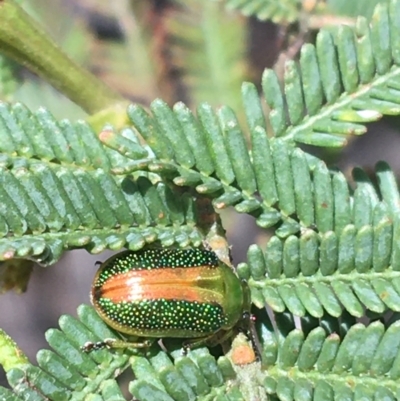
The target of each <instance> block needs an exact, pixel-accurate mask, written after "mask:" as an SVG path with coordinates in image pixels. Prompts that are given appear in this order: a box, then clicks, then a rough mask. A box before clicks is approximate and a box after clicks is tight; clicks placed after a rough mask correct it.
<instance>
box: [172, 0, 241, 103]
mask: <svg viewBox="0 0 400 401" xmlns="http://www.w3.org/2000/svg"><path fill="white" fill-rule="evenodd" d="M175 3H176V7H174V11H171V12H170V13H169V14H168V18H167V21H166V26H167V30H168V32H169V36H170V37H169V42H170V52H171V63H172V64H173V65H175V66H176V68H178V69H179V71H180V72H181V79H182V81H183V83H184V84H185V88H186V90H187V91H188V95H187V96H188V97H189V99H190V104H193V105H198V104H199V103H201V102H204V101H212V105H213V106H217V105H220V104H225V105H229V106H230V107H232V108H233V109H235V110H239V108H240V106H241V97H240V85H241V83H242V82H243V81H244V80H245V79H246V78H247V77H246V72H247V71H246V70H247V69H248V66H247V65H246V63H245V61H244V55H245V53H246V44H247V30H246V20H245V19H244V18H242V17H241V16H240V15H238V14H233V13H227V12H226V10H225V9H224V7H223V5H222V4H221V3H219V2H210V1H204V2H202V1H197V0H188V1H186V0H183V1H182V0H181V1H175Z"/></svg>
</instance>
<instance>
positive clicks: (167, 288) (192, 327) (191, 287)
mask: <svg viewBox="0 0 400 401" xmlns="http://www.w3.org/2000/svg"><path fill="white" fill-rule="evenodd" d="M91 301H92V303H93V305H94V307H95V309H96V310H97V312H98V313H99V315H100V316H101V318H102V319H103V320H104V321H105V322H106V323H107V324H108V325H109V326H111V327H112V328H114V329H115V330H117V331H119V332H121V333H125V334H127V335H134V336H138V337H152V338H163V337H177V338H193V339H196V338H205V337H209V336H212V335H214V334H216V333H219V332H220V331H221V332H223V331H226V332H228V331H229V330H231V329H232V328H233V327H234V326H235V325H236V324H237V323H238V321H239V320H241V318H242V316H243V313H244V312H248V311H249V309H250V297H249V290H248V287H247V285H246V283H244V282H242V281H241V280H240V279H239V278H238V277H237V276H236V274H235V273H234V271H233V270H232V269H231V268H230V267H229V266H227V265H226V264H224V263H222V262H221V261H220V260H219V259H218V258H217V256H216V254H215V253H214V252H211V251H207V250H201V249H184V250H166V249H149V250H142V251H138V252H132V251H125V252H121V253H119V254H117V255H115V256H113V257H111V258H110V259H108V260H107V261H105V262H104V263H103V264H102V265H101V266H100V268H99V270H98V272H97V274H96V276H95V278H94V282H93V286H92V292H91Z"/></svg>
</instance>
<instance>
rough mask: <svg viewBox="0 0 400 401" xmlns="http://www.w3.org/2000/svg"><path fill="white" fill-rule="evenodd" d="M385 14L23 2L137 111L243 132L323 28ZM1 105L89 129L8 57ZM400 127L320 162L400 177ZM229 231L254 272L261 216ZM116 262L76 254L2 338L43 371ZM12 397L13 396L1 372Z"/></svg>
mask: <svg viewBox="0 0 400 401" xmlns="http://www.w3.org/2000/svg"><path fill="white" fill-rule="evenodd" d="M266 1H267V0H266ZM377 2H378V1H377V0H357V1H348V0H346V1H343V0H330V1H329V0H327V1H317V0H304V1H301V0H298V1H296V0H295V1H293V0H285V1H283V0H281V1H280V2H279V3H281V4H285V3H287V4H288V12H287V13H284V15H282V14H280V15H279V16H272V17H271V19H270V20H266V21H260V20H258V19H256V18H253V17H244V16H243V14H241V13H240V12H238V11H234V10H231V11H228V10H226V9H225V7H224V2H221V1H220V2H218V1H211V0H208V1H207V0H152V1H150V0H118V1H104V0H68V1H67V0H30V1H27V0H26V1H19V3H20V4H21V5H22V6H23V7H24V8H25V9H26V10H27V11H28V12H29V13H30V14H31V15H32V16H33V17H34V18H35V19H37V20H38V21H39V22H40V23H41V24H42V25H43V26H44V27H45V29H46V30H47V31H48V32H49V34H50V35H51V37H52V38H53V39H54V40H55V41H56V42H57V43H58V44H59V45H60V46H61V47H62V48H63V49H64V51H65V52H66V53H68V54H69V56H70V57H71V58H73V59H74V60H75V61H76V62H77V63H79V64H80V65H83V66H85V67H86V68H87V69H89V70H90V71H91V72H92V73H94V74H95V75H97V76H98V77H99V78H100V79H102V80H103V81H105V82H106V83H107V84H108V85H109V86H110V87H112V88H114V89H116V90H117V91H119V92H120V93H121V94H123V95H124V96H125V97H126V98H128V99H129V100H131V101H132V102H137V103H141V104H143V105H145V106H148V105H149V104H150V103H151V101H153V100H154V99H155V98H157V97H160V98H162V99H164V100H165V101H167V102H168V103H169V104H170V105H172V104H174V103H175V102H177V101H184V102H185V103H187V104H188V105H189V106H190V107H191V108H192V109H195V108H196V105H198V104H199V103H200V102H203V101H207V102H209V103H211V104H212V105H213V106H215V107H218V105H221V104H224V105H229V106H231V107H232V108H233V109H234V110H235V111H236V112H237V114H238V116H239V118H240V119H241V121H242V122H243V121H244V117H243V111H242V105H241V97H240V88H241V84H242V82H243V81H251V82H254V83H255V84H256V85H257V86H258V87H260V82H261V76H262V72H263V70H264V69H265V68H274V69H275V70H276V72H277V73H278V75H280V76H281V74H282V71H283V63H284V61H285V60H287V59H293V58H294V59H296V58H297V57H298V52H299V50H300V47H301V45H302V44H303V43H304V42H313V41H314V39H315V35H316V32H317V30H318V29H319V28H321V27H324V28H326V29H335V27H337V26H338V24H340V23H346V24H354V21H355V20H354V17H355V16H356V15H364V16H367V17H370V16H371V14H372V11H373V8H374V6H375V5H376V3H377ZM290 4H292V8H290V7H289V5H290ZM293 4H296V5H295V6H293ZM247 13H249V14H251V13H252V10H251V9H248V10H247ZM27 40H29V38H27ZM0 99H1V100H3V101H12V102H16V101H20V102H23V103H24V104H26V105H27V106H28V107H29V108H30V109H32V110H36V109H38V108H39V107H45V108H47V109H49V110H50V111H51V112H52V113H53V114H54V115H55V116H56V117H57V118H59V119H63V118H68V119H71V120H77V119H80V118H85V113H84V112H83V111H82V110H81V109H80V108H79V107H77V106H76V105H74V104H73V103H71V102H70V101H69V100H68V99H66V98H65V97H63V96H62V95H60V94H59V93H57V92H56V91H55V90H54V89H52V87H50V86H49V85H47V84H46V83H44V82H43V81H41V80H39V79H38V78H37V77H36V76H34V75H33V74H31V73H30V72H29V71H27V70H26V69H24V68H22V67H20V66H17V65H15V64H14V63H12V62H10V60H7V59H5V58H4V57H3V56H1V54H0ZM243 126H244V124H243ZM398 127H399V124H398V118H385V119H383V120H381V121H380V122H378V123H374V124H371V125H370V126H369V130H368V133H367V134H366V135H364V136H361V137H358V138H352V139H351V140H350V144H349V146H348V147H346V148H345V149H344V150H341V151H329V152H326V153H322V154H321V151H318V152H319V153H318V155H319V156H320V157H323V158H324V159H325V160H326V161H327V162H328V163H329V164H332V165H336V166H338V167H339V168H340V169H342V171H344V172H345V173H346V174H347V175H348V177H349V179H351V169H352V168H353V167H354V166H361V167H363V168H365V169H367V171H369V172H373V167H374V165H375V163H376V162H377V161H379V160H386V161H388V162H389V163H390V164H391V166H392V168H393V169H394V170H395V171H396V173H397V174H398V172H399V170H400V158H399V157H398V146H399V145H400V135H399V129H398ZM307 150H309V151H312V152H314V151H315V150H314V149H307ZM222 220H223V222H224V226H225V228H226V229H227V233H228V240H229V243H230V244H231V245H232V252H233V258H234V263H235V264H237V263H239V262H242V261H245V259H246V252H247V248H248V246H249V245H250V244H252V243H258V244H260V245H263V244H265V243H266V241H267V240H268V233H266V232H265V231H261V230H260V229H258V228H257V226H256V225H255V223H254V221H253V219H252V218H251V217H249V216H243V215H238V214H234V213H233V212H230V211H229V210H228V211H226V212H224V213H223V216H222ZM110 254H111V253H110V252H104V253H103V254H101V255H89V254H88V253H87V252H86V251H74V252H69V253H67V254H66V255H65V256H64V257H63V258H62V260H61V261H60V262H59V263H58V264H57V265H56V266H52V267H49V268H42V267H39V266H36V267H35V269H34V272H33V274H32V276H31V280H30V282H29V286H28V289H27V292H26V293H24V294H22V295H19V294H15V293H12V292H9V293H6V294H1V295H0V327H1V328H2V329H4V330H5V331H6V332H7V333H8V334H10V335H11V336H12V337H13V338H14V339H15V340H16V341H17V343H18V344H19V346H20V347H21V348H22V350H23V351H24V352H25V353H26V354H27V355H28V357H29V358H30V360H31V361H32V362H34V361H35V355H36V353H37V351H38V350H39V349H41V348H45V347H46V342H45V338H44V333H45V331H46V330H47V329H48V328H50V327H57V326H58V323H57V320H58V318H59V316H60V315H62V314H72V315H74V316H75V315H76V308H77V306H78V305H80V304H81V303H89V291H90V287H91V282H92V279H93V276H94V274H95V271H96V267H95V262H96V261H104V260H105V259H106V258H107V257H109V256H110ZM0 385H2V386H6V381H5V376H4V372H3V371H1V368H0Z"/></svg>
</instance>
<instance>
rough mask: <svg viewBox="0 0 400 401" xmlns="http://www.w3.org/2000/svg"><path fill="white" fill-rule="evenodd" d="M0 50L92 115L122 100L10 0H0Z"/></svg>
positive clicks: (122, 99) (122, 100)
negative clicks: (74, 59) (71, 57)
mask: <svg viewBox="0 0 400 401" xmlns="http://www.w3.org/2000/svg"><path fill="white" fill-rule="evenodd" d="M0 51H1V52H3V53H4V54H6V55H7V56H8V57H10V58H11V59H13V60H15V61H17V62H19V63H20V64H22V65H24V66H26V67H27V68H29V69H30V70H31V71H33V72H35V73H36V74H37V75H39V76H40V77H42V78H43V79H45V80H46V81H48V82H50V83H51V84H52V85H53V86H54V87H55V88H57V89H58V90H59V91H60V92H62V93H63V94H65V95H66V96H67V97H69V98H70V99H71V100H72V101H73V102H75V103H76V104H78V105H79V106H81V107H82V108H83V109H84V110H85V111H86V112H87V113H89V114H94V113H97V112H99V111H100V110H103V109H107V108H111V107H112V106H115V105H116V103H117V104H118V103H124V102H125V99H124V98H123V97H122V96H121V95H119V94H118V93H117V92H114V91H113V90H112V89H110V88H109V87H108V86H106V85H105V84H104V83H103V82H101V81H100V80H98V79H97V78H96V77H95V76H94V75H92V74H90V73H89V72H88V71H86V70H85V69H83V68H81V67H79V66H78V65H77V64H75V63H74V62H73V61H72V60H71V59H70V58H69V57H68V56H66V55H65V54H64V53H63V52H62V51H61V50H60V48H59V47H58V46H57V45H56V44H55V43H54V42H53V41H52V40H51V39H50V38H49V35H48V34H46V33H45V32H44V31H43V30H42V29H41V28H40V27H39V26H38V24H37V23H36V22H35V21H34V20H33V19H32V18H31V17H30V16H29V15H28V14H27V13H26V12H25V11H24V10H23V9H22V8H21V7H20V6H18V4H16V3H15V2H14V1H13V0H0Z"/></svg>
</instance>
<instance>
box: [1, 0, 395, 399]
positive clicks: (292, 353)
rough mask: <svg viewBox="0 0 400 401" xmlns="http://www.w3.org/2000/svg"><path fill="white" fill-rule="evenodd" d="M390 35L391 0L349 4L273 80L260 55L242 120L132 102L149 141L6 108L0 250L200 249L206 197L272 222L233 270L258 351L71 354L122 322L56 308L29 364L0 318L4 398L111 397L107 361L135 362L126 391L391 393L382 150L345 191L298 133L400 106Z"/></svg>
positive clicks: (186, 395) (115, 364)
mask: <svg viewBox="0 0 400 401" xmlns="http://www.w3.org/2000/svg"><path fill="white" fill-rule="evenodd" d="M399 39H400V0H391V1H390V2H389V4H388V5H387V6H385V5H378V7H377V8H376V9H375V13H374V15H373V18H372V20H371V23H368V21H367V20H366V19H365V18H359V19H358V21H357V24H356V27H355V28H350V27H342V28H339V29H338V30H337V32H336V33H335V34H332V33H329V32H327V31H322V32H320V33H319V34H318V36H317V39H316V45H315V46H314V45H311V44H307V45H305V46H304V47H303V49H302V52H301V57H300V61H299V63H296V62H294V61H289V62H288V63H287V64H286V70H285V71H286V72H285V77H284V82H283V85H282V86H281V85H280V83H279V82H278V78H277V76H276V75H275V73H274V72H273V71H271V70H267V71H266V72H265V74H264V76H263V81H262V89H263V95H262V96H261V97H260V96H259V94H258V92H257V90H256V88H255V86H254V85H253V84H244V85H243V89H242V97H243V105H244V110H245V113H246V119H247V127H246V128H244V127H242V126H241V125H240V124H239V122H238V119H237V117H236V114H235V112H234V111H233V110H232V109H231V108H229V107H226V106H222V107H221V108H220V109H219V110H218V111H217V112H216V111H214V109H213V108H212V107H211V106H209V105H207V104H202V105H200V106H199V107H198V108H197V113H196V114H195V113H193V112H192V111H191V110H190V109H189V108H188V107H187V106H185V105H184V104H183V103H178V104H176V105H175V106H174V107H173V108H170V107H169V106H168V105H167V104H166V103H165V102H163V101H161V100H156V101H154V102H153V103H152V104H151V107H150V111H147V110H145V109H144V108H142V107H140V106H138V105H132V106H130V107H129V108H128V115H129V118H130V119H131V121H132V125H133V126H134V128H135V129H136V130H137V132H138V133H139V134H140V135H141V137H142V138H144V139H145V141H146V144H145V145H144V144H143V143H142V142H141V141H140V140H139V138H138V135H137V134H136V131H133V130H130V129H127V130H124V131H122V132H120V133H117V132H115V131H114V130H113V129H112V128H109V127H108V128H107V127H106V128H105V129H104V130H103V131H102V132H100V133H99V134H95V133H94V132H93V131H92V130H91V128H90V127H89V126H88V125H87V124H84V123H76V124H72V123H70V122H68V121H61V122H58V121H56V120H55V119H54V118H53V117H52V116H51V115H50V114H49V113H48V112H46V111H44V110H39V111H38V112H36V113H31V112H30V111H28V110H27V109H26V108H24V107H23V106H22V105H20V104H15V105H12V106H8V105H4V104H3V105H1V107H0V132H1V138H2V140H1V141H0V237H1V239H0V260H9V259H12V258H22V259H25V258H27V259H34V260H37V261H39V262H41V263H43V264H51V263H54V262H55V261H56V260H58V258H59V257H60V256H61V254H62V253H63V252H64V251H65V250H68V249H73V248H77V247H79V248H86V249H88V250H89V251H91V252H100V251H102V250H103V249H106V248H109V249H114V250H117V249H121V248H122V247H127V248H130V249H134V250H135V249H139V248H141V247H143V246H145V245H146V244H150V243H154V242H156V241H157V242H159V243H160V244H161V246H181V247H187V246H200V245H201V242H202V240H203V239H204V237H205V236H206V235H207V233H206V232H204V231H203V230H201V229H200V226H201V222H202V217H204V216H202V213H201V210H200V209H201V208H200V207H199V205H198V203H197V198H199V197H201V196H207V197H208V198H209V199H211V200H212V202H213V206H214V207H215V209H223V208H226V207H229V206H232V207H234V208H235V209H236V210H237V211H238V212H240V213H247V214H250V215H252V216H254V217H255V219H256V222H257V224H258V225H259V226H260V227H263V228H272V229H273V230H274V235H273V236H272V237H271V239H270V240H269V242H268V243H267V245H266V246H265V248H262V247H259V246H258V245H252V246H251V247H250V249H249V251H248V260H247V262H246V263H243V264H241V265H239V266H238V268H237V272H238V275H239V277H241V278H243V279H246V280H247V281H248V283H249V287H250V289H251V294H252V300H253V303H254V304H255V305H256V306H257V307H258V308H260V309H259V310H257V312H256V315H257V316H256V318H257V320H256V331H257V333H258V336H259V340H260V354H261V361H254V362H253V363H250V364H249V365H247V366H237V365H235V363H232V361H234V358H228V357H222V358H220V359H218V360H216V359H215V358H214V357H212V356H211V355H210V354H209V352H208V350H206V349H200V350H195V351H191V352H190V353H189V355H188V356H182V354H181V351H180V350H179V344H176V343H173V344H171V346H170V347H168V350H169V351H170V352H169V353H168V354H167V353H165V352H163V351H161V350H160V349H159V348H152V349H150V350H149V352H148V353H147V354H143V353H140V352H139V351H137V352H135V351H134V350H131V351H128V352H124V353H119V352H115V351H113V352H111V351H109V350H102V351H98V352H93V353H90V354H84V353H82V352H81V350H80V346H82V345H83V344H84V343H85V342H86V341H97V340H102V339H104V338H106V337H115V336H118V334H117V333H114V332H112V331H111V330H110V329H109V328H108V327H107V326H106V325H105V324H104V323H103V322H102V321H101V320H100V318H99V317H98V316H97V314H96V313H95V311H94V310H93V309H91V308H89V307H86V306H83V307H81V308H79V310H78V316H79V320H77V319H74V318H72V317H69V316H64V317H62V318H61V319H60V327H61V330H58V329H51V330H50V331H48V332H47V340H48V342H49V344H50V346H51V347H52V348H53V350H54V351H41V352H40V353H39V354H38V364H39V367H34V366H32V365H30V364H29V363H27V362H26V361H25V359H23V358H22V360H21V359H20V358H18V355H19V350H18V352H17V351H16V346H15V344H13V343H12V342H11V341H10V340H9V339H8V338H7V337H6V335H5V334H4V333H3V334H2V333H0V363H2V364H3V365H4V362H3V361H2V359H1V358H2V356H3V355H11V356H12V357H10V359H9V360H11V363H9V364H8V365H7V377H8V379H9V382H10V384H11V386H12V388H13V392H11V391H9V390H6V389H1V388H0V398H1V397H2V398H1V399H5V400H7V401H8V400H24V399H30V398H32V399H43V400H48V399H50V400H57V401H58V400H64V399H65V400H67V399H68V400H82V399H96V400H97V399H98V400H101V399H104V400H108V399H115V400H123V399H124V398H123V397H122V394H121V392H120V390H119V388H118V386H117V383H116V381H115V376H116V375H117V374H118V373H119V372H122V371H124V370H127V369H128V368H129V369H130V368H131V369H132V370H133V372H134V374H135V380H133V381H132V382H131V383H130V387H129V391H130V392H131V394H133V396H134V397H135V398H136V399H139V400H168V401H171V400H176V401H181V400H182V401H186V400H196V399H200V400H208V399H216V400H232V399H234V400H250V399H267V396H269V395H271V396H272V397H278V399H281V400H296V401H297V400H299V401H303V400H342V399H366V400H373V399H376V400H378V399H379V400H380V399H387V400H395V399H398V398H399V394H400V384H399V383H400V382H399V375H400V373H399V372H400V369H399V366H398V365H399V363H400V362H399V361H400V357H399V355H400V353H399V346H400V333H399V323H398V312H399V311H400V310H399V309H400V307H399V305H400V273H399V272H400V245H399V244H400V241H399V239H400V228H399V217H398V215H399V213H398V212H399V208H400V194H399V190H398V188H397V185H396V182H395V177H394V175H393V173H392V172H391V170H390V168H389V166H388V165H387V164H386V163H383V162H381V163H378V165H377V167H376V176H377V182H378V183H377V185H374V184H373V182H371V180H370V179H369V177H368V176H367V175H366V174H365V173H364V172H363V171H362V170H360V169H356V170H354V173H353V180H354V183H355V189H354V190H353V189H351V188H350V187H349V184H348V182H347V180H346V178H345V176H344V175H343V174H342V173H341V172H338V171H336V170H330V169H329V168H328V167H327V166H326V164H325V163H323V162H322V161H321V160H319V159H318V158H316V157H313V156H311V155H310V154H308V153H306V152H305V151H302V150H300V148H299V147H298V145H299V144H309V145H314V146H323V147H339V146H344V145H346V143H347V140H348V136H349V135H352V134H355V135H358V134H362V133H364V132H365V130H366V124H367V123H368V122H370V121H375V120H377V119H379V118H380V117H381V115H382V114H396V115H397V114H400V78H399V75H400V67H399V66H400V51H399V50H400V47H399V46H400V40H399ZM265 106H267V107H268V113H265V112H264V109H265ZM246 133H248V134H249V144H248V143H247V142H246V139H245V138H246V136H245V134H246ZM3 266H4V265H3ZM5 266H6V267H7V268H9V267H10V266H9V265H5ZM0 268H1V267H0ZM266 305H269V306H270V309H272V311H273V313H274V318H273V319H271V318H270V317H269V316H268V315H267V313H266V311H265V306H266ZM385 312H389V313H392V317H391V319H390V320H389V321H388V322H387V323H385V324H384V323H381V322H374V323H372V324H370V325H369V326H364V325H361V324H359V323H357V321H356V318H358V317H361V316H364V315H365V314H366V313H367V315H368V316H370V317H372V318H376V317H379V318H381V317H382V314H383V313H385ZM294 316H297V317H298V319H296V320H295V318H294ZM129 352H131V353H129ZM3 358H4V357H3ZM13 361H14V362H13ZM272 399H273V398H272ZM275 399H276V398H275Z"/></svg>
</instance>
